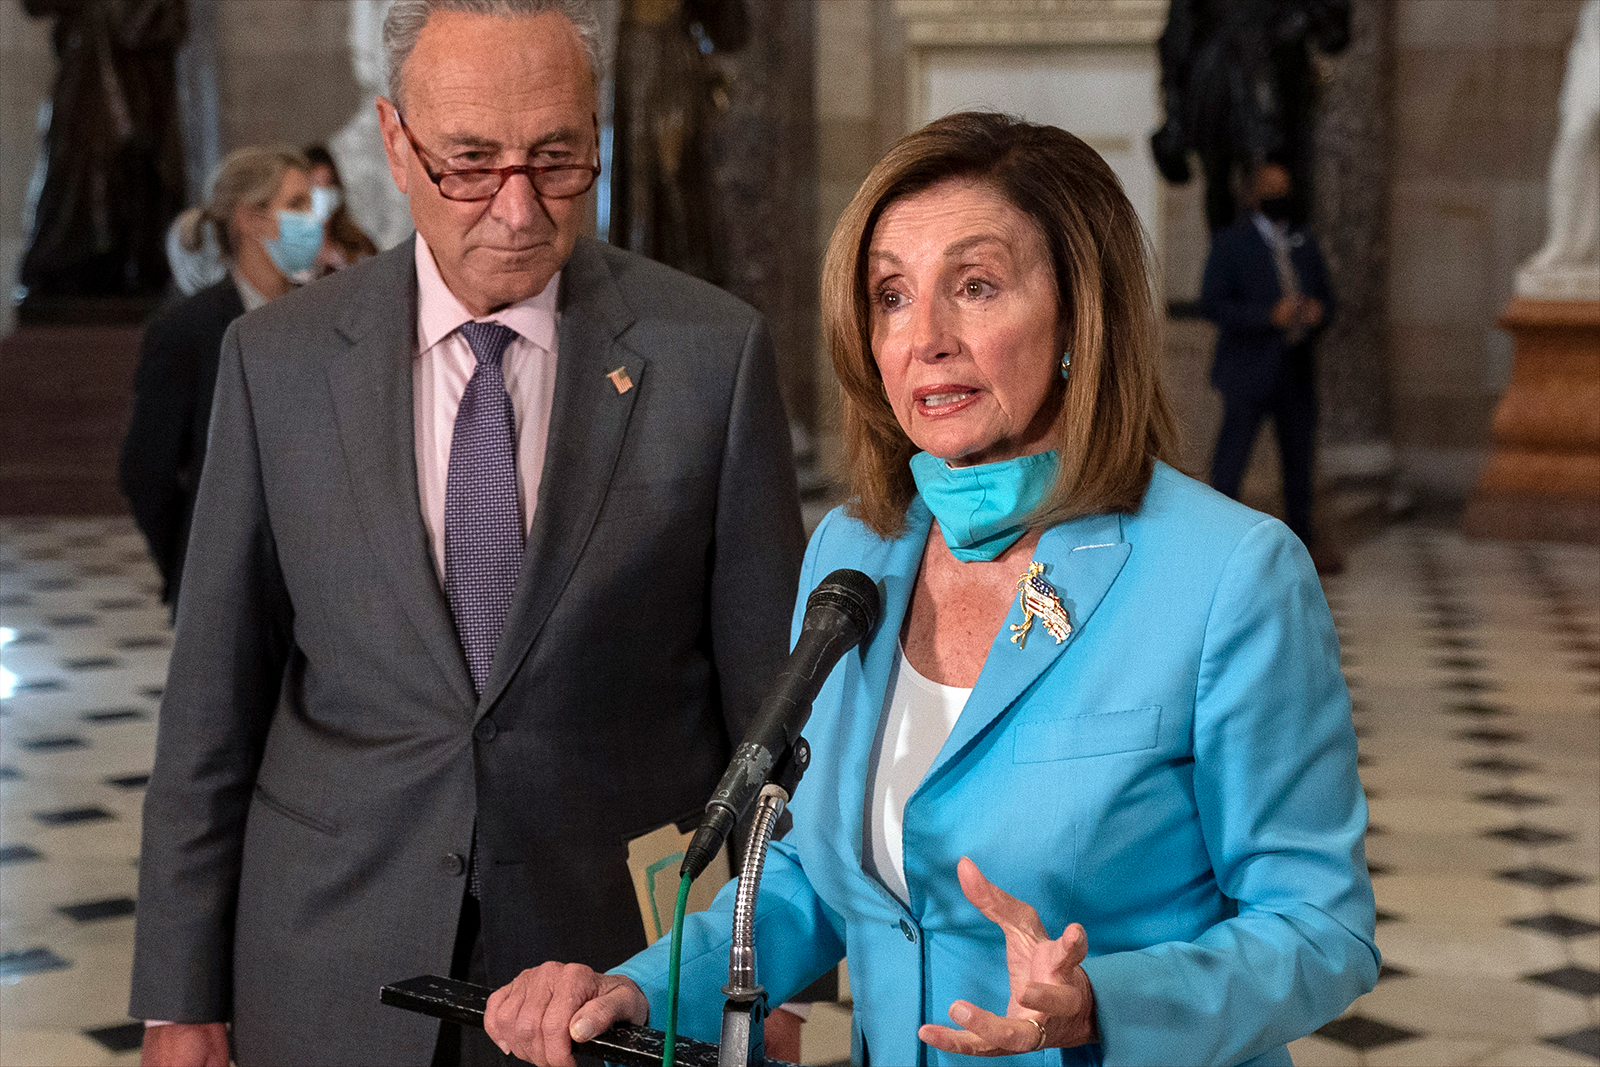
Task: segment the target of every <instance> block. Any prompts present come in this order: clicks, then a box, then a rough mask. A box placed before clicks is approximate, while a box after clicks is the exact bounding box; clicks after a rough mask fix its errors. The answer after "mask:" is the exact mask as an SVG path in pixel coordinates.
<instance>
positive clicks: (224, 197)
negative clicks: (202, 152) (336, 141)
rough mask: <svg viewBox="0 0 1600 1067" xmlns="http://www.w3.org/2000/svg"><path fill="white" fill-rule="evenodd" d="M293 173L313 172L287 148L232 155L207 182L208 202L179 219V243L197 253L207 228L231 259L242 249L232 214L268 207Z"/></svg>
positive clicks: (271, 147)
mask: <svg viewBox="0 0 1600 1067" xmlns="http://www.w3.org/2000/svg"><path fill="white" fill-rule="evenodd" d="M290 170H298V171H304V172H305V173H307V174H309V173H311V163H310V162H309V161H308V160H307V159H306V157H305V155H304V154H303V153H302V152H300V150H299V149H297V148H292V147H290V146H288V145H254V146H251V147H249V148H240V149H237V150H235V151H232V152H229V153H228V154H227V156H226V157H224V158H223V160H222V162H221V163H218V164H217V169H216V170H214V171H212V172H211V180H210V182H208V183H207V194H206V202H205V203H204V204H203V205H201V206H200V207H192V208H189V209H188V210H187V211H185V212H183V213H182V214H181V215H179V216H178V220H177V225H178V244H179V245H181V246H182V247H183V249H184V250H185V251H188V252H198V251H200V249H201V247H202V246H203V245H204V244H205V228H206V227H207V226H210V227H211V229H212V232H213V233H214V234H215V235H216V239H217V247H218V248H220V249H221V250H222V257H223V258H224V259H226V260H232V259H233V258H234V257H235V256H236V255H237V254H238V249H239V235H238V233H237V232H235V230H234V227H233V213H234V212H235V211H237V210H238V209H239V208H240V207H241V206H243V207H265V206H266V205H267V204H268V203H269V202H271V200H272V198H273V197H274V196H276V195H277V193H278V187H279V186H280V185H282V184H283V176H284V174H286V173H287V172H289V171H290Z"/></svg>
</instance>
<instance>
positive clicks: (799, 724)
mask: <svg viewBox="0 0 1600 1067" xmlns="http://www.w3.org/2000/svg"><path fill="white" fill-rule="evenodd" d="M878 611H879V600H878V586H877V584H876V583H875V582H873V580H872V579H871V578H868V577H867V576H866V575H865V574H862V573H861V572H860V571H854V570H837V571H834V572H833V573H832V574H830V575H828V576H827V577H826V578H824V579H823V580H822V581H821V583H819V584H818V585H817V588H816V589H815V590H813V591H812V593H811V595H810V596H809V597H807V598H806V613H805V615H804V616H803V617H802V619H801V624H800V636H799V638H798V639H797V640H796V641H795V644H794V651H793V652H791V653H789V658H788V659H786V660H785V661H784V663H783V667H782V669H781V670H779V672H778V677H777V678H776V680H774V682H773V683H772V688H771V689H770V690H769V691H768V693H767V697H766V699H765V700H763V701H762V702H761V707H760V708H759V709H758V710H757V712H756V718H755V721H754V722H753V723H751V724H750V729H749V731H748V732H746V734H745V735H744V740H743V741H741V742H740V743H739V747H738V748H736V749H734V751H733V758H732V759H731V760H730V761H729V763H728V769H727V771H726V772H724V774H723V775H722V781H720V782H718V783H717V788H716V791H715V792H714V793H712V794H711V799H710V800H709V801H707V802H706V814H705V818H704V819H702V820H701V822H700V828H699V829H698V830H696V831H695V835H694V838H693V839H692V840H691V841H690V842H689V848H688V850H687V851H686V852H685V853H684V857H683V868H682V872H683V873H685V874H688V875H689V876H690V877H692V878H698V877H699V876H700V872H701V871H703V870H705V869H706V866H707V865H708V864H710V862H711V860H712V858H713V857H715V856H716V854H717V852H718V851H719V850H720V849H721V848H722V843H723V842H724V841H725V840H727V837H728V834H729V833H730V832H731V831H732V830H733V826H734V824H735V823H736V822H738V821H739V819H740V818H741V817H743V815H744V813H745V812H746V811H748V810H749V808H750V805H751V804H752V803H753V802H754V801H755V799H756V796H757V794H759V793H760V792H761V787H762V786H763V785H765V784H766V783H767V781H768V780H769V778H770V777H771V774H772V770H773V768H774V767H775V766H776V765H777V764H778V763H779V762H780V761H781V760H782V759H783V758H784V756H785V755H787V754H788V753H789V752H790V751H791V750H792V749H793V747H794V743H795V740H796V739H797V738H798V737H799V736H800V731H801V730H803V729H804V728H805V725H806V720H807V719H809V718H810V717H811V702H812V701H813V700H815V699H816V697H817V691H818V690H820V689H821V688H822V683H823V682H825V681H826V680H827V678H828V674H829V673H830V672H831V671H832V670H833V667H834V664H836V663H838V662H839V659H840V658H841V657H842V656H843V655H844V654H845V653H846V652H848V651H850V649H852V648H854V647H855V646H856V645H858V644H860V643H861V642H862V641H863V640H865V639H866V637H867V635H869V634H871V633H872V630H873V628H874V627H875V626H877V625H878Z"/></svg>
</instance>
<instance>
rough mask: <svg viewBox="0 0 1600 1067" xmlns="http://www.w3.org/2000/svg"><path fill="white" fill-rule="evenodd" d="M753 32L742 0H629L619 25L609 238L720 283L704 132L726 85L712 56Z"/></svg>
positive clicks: (738, 44)
mask: <svg viewBox="0 0 1600 1067" xmlns="http://www.w3.org/2000/svg"><path fill="white" fill-rule="evenodd" d="M749 33H750V28H749V20H748V17H747V13H746V11H745V8H744V0H626V2H625V3H624V5H623V9H622V19H621V24H620V26H619V27H618V32H617V59H616V64H617V65H616V101H615V106H614V110H613V118H612V122H613V125H614V130H615V134H614V140H613V144H614V146H615V148H614V151H613V154H612V179H611V243H612V244H615V245H620V246H621V247H623V248H627V249H630V250H631V251H634V252H638V253H640V254H641V255H646V256H649V257H650V258H651V259H654V260H657V261H659V262H661V263H666V264H667V265H669V266H672V267H676V268H678V269H679V270H681V271H685V272H687V273H689V274H693V275H696V276H698V277H700V278H704V279H706V280H707V281H710V282H714V283H718V284H720V283H722V282H723V281H725V280H726V279H725V277H724V275H725V273H726V272H725V268H724V264H722V263H721V262H720V257H719V255H718V248H719V246H720V244H721V242H719V241H718V239H717V233H716V230H717V224H716V213H715V210H714V200H713V195H712V194H713V191H714V185H713V183H712V180H711V167H710V159H709V158H708V152H707V147H706V138H707V135H708V132H709V126H710V124H711V122H712V119H713V117H714V116H715V115H716V114H717V113H718V112H719V111H721V110H724V109H726V107H727V103H728V96H727V93H728V86H727V85H726V84H725V83H724V82H723V81H722V79H721V78H720V76H719V75H718V73H717V72H716V71H715V70H714V69H713V68H712V67H711V65H710V64H709V63H708V62H706V55H707V54H708V53H710V52H711V51H713V50H722V51H732V50H735V49H738V48H742V47H743V46H744V44H745V42H746V40H747V39H748V38H749Z"/></svg>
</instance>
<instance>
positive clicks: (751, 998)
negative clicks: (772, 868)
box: [717, 737, 811, 1067]
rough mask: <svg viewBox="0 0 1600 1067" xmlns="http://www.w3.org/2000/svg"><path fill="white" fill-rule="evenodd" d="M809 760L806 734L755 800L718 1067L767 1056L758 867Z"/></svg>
mask: <svg viewBox="0 0 1600 1067" xmlns="http://www.w3.org/2000/svg"><path fill="white" fill-rule="evenodd" d="M810 763H811V746H810V745H808V744H806V739H805V738H803V737H802V738H799V739H797V740H796V741H795V743H794V748H793V749H791V750H790V752H789V754H788V758H786V759H784V760H783V761H782V762H781V763H780V764H779V766H778V767H777V768H775V769H774V772H773V775H772V778H773V780H772V781H769V782H768V783H767V784H766V785H764V786H762V787H761V795H760V797H759V798H758V799H757V801H756V816H755V822H754V823H753V824H752V825H751V827H750V838H749V840H748V842H747V843H746V845H745V849H744V863H743V865H742V868H741V870H740V872H739V888H738V891H737V893H736V895H735V896H734V900H733V944H732V946H731V947H730V948H729V949H728V984H727V985H725V986H723V987H722V992H723V993H724V994H725V995H726V996H727V998H728V999H727V1001H726V1002H725V1003H724V1004H723V1006H722V1040H721V1041H720V1042H719V1044H718V1053H717V1067H764V1065H765V1064H766V1062H767V1056H766V1033H765V1028H766V1020H767V1012H768V1007H767V991H766V990H765V989H763V988H762V987H761V986H760V985H759V984H757V982H756V894H757V893H759V892H760V890H761V873H762V871H763V870H764V869H765V868H766V864H767V848H768V846H770V845H771V844H772V832H773V830H774V829H776V828H777V825H778V820H779V819H780V818H782V817H783V809H784V806H785V805H787V804H788V803H789V801H790V799H791V798H792V797H793V796H794V790H795V787H796V786H798V785H799V784H800V776H801V775H803V774H805V773H806V767H808V766H809V765H810Z"/></svg>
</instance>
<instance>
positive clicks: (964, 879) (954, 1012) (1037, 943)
mask: <svg viewBox="0 0 1600 1067" xmlns="http://www.w3.org/2000/svg"><path fill="white" fill-rule="evenodd" d="M956 875H957V877H959V878H960V879H961V891H962V892H963V893H965V894H966V895H967V899H968V900H970V901H972V903H973V905H974V906H975V907H976V908H977V909H978V910H979V911H981V912H982V913H983V914H984V916H985V917H986V918H988V919H989V920H990V921H991V922H993V923H995V924H996V925H997V926H999V927H1000V929H1001V930H1003V931H1005V935H1006V970H1007V971H1008V972H1010V978H1011V999H1010V1000H1009V1001H1008V1002H1007V1003H1006V1013H1005V1015H1004V1016H999V1015H996V1014H994V1013H993V1012H991V1011H985V1010H984V1009H982V1008H980V1007H978V1006H977V1005H976V1004H973V1003H970V1002H969V1001H965V1000H958V1001H956V1002H955V1003H954V1004H952V1005H950V1018H951V1019H952V1020H953V1021H954V1022H955V1023H956V1024H957V1025H958V1026H960V1027H961V1029H959V1030H958V1029H955V1028H953V1027H949V1026H935V1025H933V1024H931V1023H930V1024H927V1025H925V1026H923V1027H922V1028H921V1029H920V1030H918V1031H917V1037H918V1038H920V1039H921V1040H922V1041H924V1042H926V1043H927V1044H929V1045H932V1046H933V1047H934V1048H938V1049H944V1050H945V1051H946V1052H959V1053H963V1054H965V1055H968V1056H1014V1055H1016V1054H1017V1053H1019V1052H1034V1051H1037V1050H1038V1049H1041V1048H1071V1047H1073V1046H1074V1045H1082V1044H1085V1043H1087V1042H1089V1041H1093V1040H1094V1038H1095V1032H1094V990H1093V989H1091V988H1090V986H1089V976H1088V975H1086V974H1084V973H1083V966H1082V964H1083V959H1084V957H1085V956H1086V955H1088V952H1089V936H1088V934H1086V933H1085V932H1084V929H1083V927H1081V926H1079V925H1078V924H1077V923H1073V924H1072V925H1071V926H1068V927H1067V928H1066V930H1065V931H1063V932H1062V934H1061V936H1060V937H1059V938H1058V939H1056V940H1051V938H1050V935H1049V934H1048V933H1046V932H1045V928H1044V924H1043V923H1041V922H1040V921H1039V913H1038V912H1037V911H1035V910H1034V909H1033V907H1032V906H1030V905H1028V904H1024V903H1023V902H1022V901H1020V900H1018V899H1017V898H1016V897H1014V896H1012V895H1011V894H1010V893H1006V892H1004V891H1002V890H1000V889H998V888H996V887H995V885H994V884H993V883H992V882H990V881H989V879H987V878H985V877H984V876H983V873H982V872H981V871H979V870H978V865H977V864H976V863H973V862H972V861H971V860H970V859H967V858H966V857H965V856H963V857H961V862H960V863H958V864H957V865H956Z"/></svg>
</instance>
